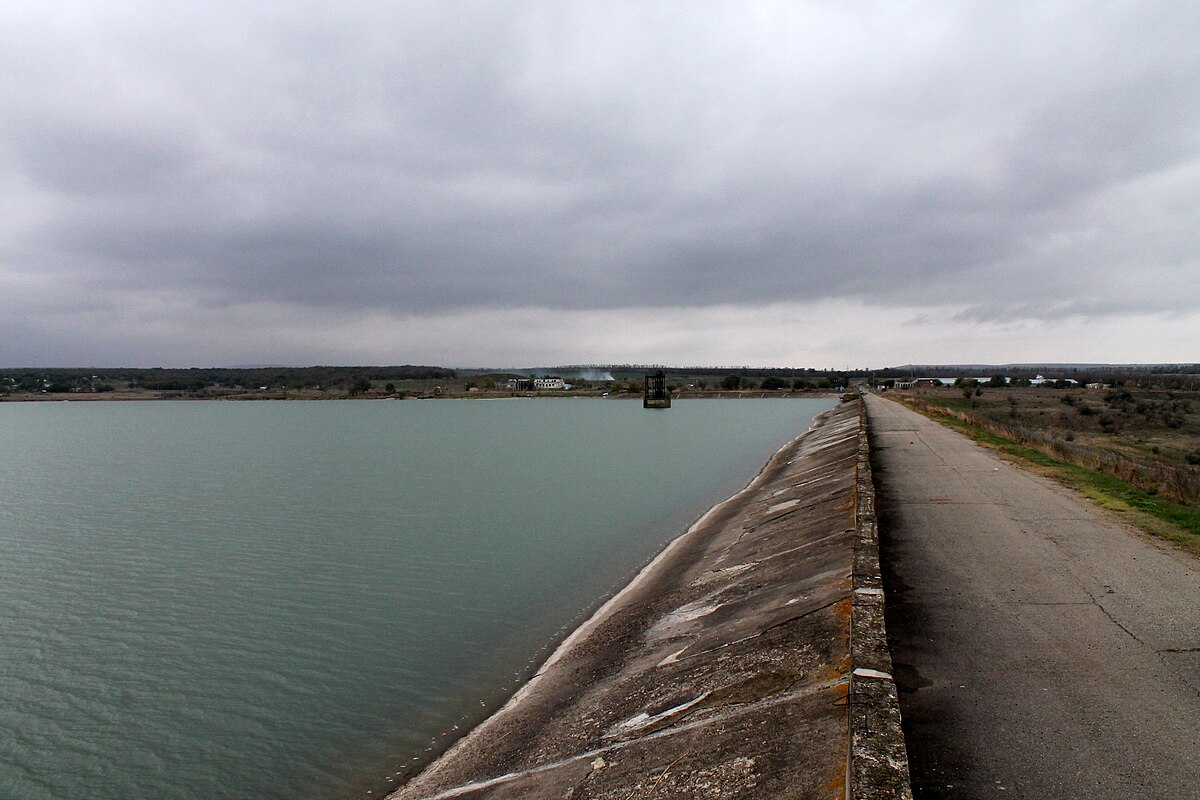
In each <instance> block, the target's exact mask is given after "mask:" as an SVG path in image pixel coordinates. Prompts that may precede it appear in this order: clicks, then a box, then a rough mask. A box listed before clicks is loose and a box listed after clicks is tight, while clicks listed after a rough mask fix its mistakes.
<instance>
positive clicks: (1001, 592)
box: [867, 396, 1200, 800]
mask: <svg viewBox="0 0 1200 800" xmlns="http://www.w3.org/2000/svg"><path fill="white" fill-rule="evenodd" d="M867 405H868V409H869V413H870V421H871V437H872V454H873V456H874V459H875V467H876V474H875V477H876V479H877V486H878V489H879V496H878V502H879V510H880V527H881V530H882V536H881V546H882V550H883V558H884V564H885V567H886V573H887V574H886V577H887V579H888V580H887V583H888V586H887V590H888V609H887V617H888V635H889V636H890V637H891V638H892V655H893V658H894V659H895V675H896V679H897V682H898V683H899V685H900V689H901V692H902V693H901V708H902V710H903V712H904V726H905V733H906V735H907V744H908V749H909V754H910V757H911V768H912V782H913V793H914V795H915V796H916V797H918V798H943V797H945V798H949V797H953V798H968V800H970V798H982V797H988V798H994V797H1000V796H1007V797H1039V798H1041V797H1053V798H1064V799H1065V800H1070V799H1071V798H1079V799H1080V800H1084V799H1085V798H1086V800H1105V798H1112V800H1128V799H1129V798H1151V797H1153V798H1197V797H1200V756H1198V755H1197V753H1198V752H1200V564H1198V563H1197V560H1196V559H1195V558H1192V557H1191V556H1189V555H1186V554H1184V553H1182V552H1180V551H1177V550H1173V549H1171V548H1169V547H1167V546H1165V545H1162V544H1160V543H1157V542H1155V541H1152V540H1150V539H1149V538H1148V537H1146V536H1143V535H1141V534H1139V533H1137V532H1136V531H1133V530H1132V529H1130V528H1129V527H1128V526H1126V525H1123V524H1121V523H1120V522H1119V521H1116V520H1115V519H1114V518H1113V515H1110V514H1107V513H1105V512H1102V511H1100V510H1098V509H1097V508H1096V506H1094V505H1093V504H1091V503H1090V502H1088V501H1086V500H1084V499H1082V498H1080V497H1079V496H1078V495H1076V494H1074V493H1073V492H1071V491H1070V490H1068V489H1066V488H1064V487H1062V486H1059V485H1058V484H1056V483H1054V482H1052V481H1049V480H1046V479H1044V478H1040V477H1038V476H1036V475H1032V474H1030V473H1027V472H1024V471H1022V470H1018V469H1015V468H1014V467H1012V466H1011V465H1009V464H1007V463H1005V462H1003V461H1001V460H1000V459H999V458H997V457H996V456H995V455H993V454H992V453H990V452H988V451H986V450H983V449H982V448H979V447H977V446H976V445H975V444H974V443H973V442H971V441H970V440H969V439H967V438H966V437H965V436H962V435H961V434H959V433H956V432H954V431H952V430H950V429H948V428H945V427H942V426H941V425H938V424H937V423H935V422H932V421H930V420H928V419H926V418H925V417H922V416H920V415H918V414H916V413H913V412H912V411H910V410H908V409H906V408H904V407H902V406H900V405H899V404H897V403H893V402H890V401H888V400H884V399H882V398H879V397H874V396H872V397H868V398H867Z"/></svg>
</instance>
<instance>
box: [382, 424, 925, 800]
mask: <svg viewBox="0 0 1200 800" xmlns="http://www.w3.org/2000/svg"><path fill="white" fill-rule="evenodd" d="M876 545H877V539H876V527H875V519H874V492H873V488H872V484H871V476H870V467H869V459H868V453H867V443H866V432H865V427H864V415H863V410H862V404H861V401H858V400H850V401H849V402H843V403H842V404H840V405H839V406H837V407H835V408H834V409H832V410H830V411H829V412H826V413H825V414H823V415H822V416H821V417H819V418H818V420H817V421H816V422H815V423H814V426H813V428H812V430H810V431H809V432H808V433H807V434H805V435H804V436H802V437H800V438H799V439H797V440H796V441H795V442H793V443H791V444H790V445H788V446H787V447H785V448H783V449H782V450H780V451H779V452H778V453H776V454H775V456H774V457H773V458H772V459H771V461H770V462H768V464H767V466H766V467H764V469H763V471H762V472H761V473H760V474H759V476H758V477H757V478H756V479H755V480H754V482H752V483H751V484H750V485H749V486H748V487H747V488H746V489H744V490H743V491H742V492H740V493H739V494H737V495H735V496H734V497H732V498H730V499H729V500H727V501H726V502H725V503H723V504H721V505H719V506H716V507H714V508H713V509H712V510H711V511H710V512H709V513H708V514H706V515H705V516H704V517H703V518H701V519H700V520H699V521H698V522H697V523H696V524H695V525H693V526H692V528H691V529H690V530H689V531H688V532H687V533H686V534H684V535H683V536H681V537H680V538H678V539H676V540H675V541H674V542H673V543H672V544H671V545H670V546H669V547H668V548H667V549H666V550H665V551H664V552H663V553H662V554H661V555H660V556H659V557H658V558H657V559H656V560H655V561H654V562H653V563H651V565H650V566H648V567H647V568H646V569H645V570H643V571H642V573H641V574H639V575H638V577H637V578H636V579H635V580H634V581H633V583H631V584H630V585H629V586H628V587H627V588H626V589H625V590H624V591H622V592H621V593H620V594H618V595H617V596H616V597H614V598H613V599H612V600H611V601H609V603H608V604H606V605H605V606H604V607H603V608H601V609H600V610H599V611H598V612H597V613H596V615H595V616H593V618H592V619H591V620H590V621H589V622H588V623H587V624H585V625H584V626H583V627H582V628H580V629H579V630H578V631H576V632H575V633H574V634H573V635H572V636H571V637H570V638H569V639H568V640H567V641H566V642H564V643H563V645H562V646H561V647H560V648H559V649H558V651H556V653H555V654H554V655H553V656H552V657H551V658H550V659H549V660H548V661H547V662H546V664H545V665H543V667H542V668H541V670H540V671H539V672H538V674H537V675H536V676H535V677H534V678H533V679H532V680H531V681H530V682H529V683H528V684H527V685H526V686H525V687H523V688H522V689H521V690H520V691H519V692H518V693H517V694H516V695H515V696H514V697H513V698H512V699H511V700H510V701H509V703H508V704H507V705H506V706H505V707H504V708H502V709H501V710H500V711H498V712H497V713H496V714H494V715H493V716H492V717H490V718H489V719H488V720H486V721H485V722H483V723H482V724H481V725H479V726H478V727H477V728H475V729H474V730H473V731H471V732H470V733H469V734H468V735H467V736H466V737H464V738H463V739H461V740H460V741H459V742H458V743H457V744H456V745H455V746H454V747H452V748H451V749H450V750H449V751H448V752H447V753H446V754H445V755H443V756H442V757H441V758H440V759H438V760H436V761H435V762H433V763H432V764H431V765H430V766H429V767H428V768H427V769H425V771H424V772H422V773H421V774H419V775H417V776H416V777H415V778H414V779H413V780H411V781H410V782H409V783H408V784H406V785H405V786H403V787H401V788H400V789H399V790H397V791H396V792H395V793H393V794H392V795H391V797H392V798H393V800H413V799H414V798H451V797H454V798H547V799H548V798H555V800H562V798H572V800H582V799H583V798H611V799H612V800H616V799H617V798H639V799H640V798H667V797H674V798H677V797H721V798H822V799H824V800H834V799H835V798H836V799H837V800H842V799H843V798H846V797H847V796H853V797H861V798H905V797H910V796H911V795H910V793H909V789H908V773H907V759H906V756H905V750H904V741H903V738H902V737H901V734H900V729H899V712H898V705H897V695H896V690H895V685H894V683H893V682H892V680H891V676H890V672H891V662H890V659H889V657H888V653H887V646H886V638H885V636H884V631H883V592H882V588H881V581H880V576H879V565H878V553H877V548H876Z"/></svg>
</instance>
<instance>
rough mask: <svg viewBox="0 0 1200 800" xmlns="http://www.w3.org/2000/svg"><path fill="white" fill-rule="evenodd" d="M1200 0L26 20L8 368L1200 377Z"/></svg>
mask: <svg viewBox="0 0 1200 800" xmlns="http://www.w3.org/2000/svg"><path fill="white" fill-rule="evenodd" d="M1197 42H1200V4H1197V3H1196V2H1194V0H1180V1H1179V2H1169V1H1168V0H1157V1H1155V2H1134V1H1133V0H1129V1H1128V2H1104V1H1103V0H1080V1H1079V2H1055V1H1054V0H1032V1H1030V2H1025V1H1024V0H1004V1H1003V2H958V3H955V2H843V1H842V0H830V2H809V1H808V0H792V1H791V2H740V1H739V2H734V1H733V0H730V2H698V1H697V0H685V1H683V2H656V1H655V0H640V1H639V2H619V1H618V0H610V1H609V2H566V1H564V0H548V2H518V1H516V0H514V1H513V2H447V0H431V2H417V1H415V0H409V1H406V2H386V3H384V2H380V3H375V2H369V1H368V0H358V1H357V2H354V3H332V2H329V3H323V2H286V3H285V2H237V3H232V2H230V3H218V2H178V3H174V2H171V3H164V2H161V0H152V1H150V2H125V1H124V0H102V1H101V2H90V1H88V0H76V1H75V2H69V3H45V2H41V1H40V0H38V1H37V2H24V1H23V0H5V2H4V3H2V4H0V98H2V99H3V102H2V103H0V366H25V365H45V366H82V365H104V366H154V365H163V366H210V365H231V364H289V365H306V364H327V363H343V364H345V363H353V364H363V363H389V364H390V363H431V364H444V365H451V366H489V365H490V366H501V365H511V366H517V365H539V364H547V365H548V364H559V363H606V362H642V363H665V364H719V365H731V364H746V365H781V366H814V367H832V366H836V367H845V366H855V367H857V366H873V367H877V366H885V365H888V364H900V363H907V362H920V363H936V362H963V361H970V362H1006V361H1110V362H1123V361H1198V360H1200V46H1197Z"/></svg>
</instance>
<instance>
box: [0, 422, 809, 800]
mask: <svg viewBox="0 0 1200 800" xmlns="http://www.w3.org/2000/svg"><path fill="white" fill-rule="evenodd" d="M831 402H832V401H828V400H817V399H806V400H762V401H752V400H740V401H737V402H728V401H726V402H720V401H701V400H693V401H684V402H680V403H678V404H677V405H676V407H675V408H673V409H671V410H669V411H643V410H642V409H641V408H640V404H638V403H636V402H621V401H614V400H503V401H499V400H497V401H429V402H417V401H403V402H395V401H392V402H388V401H380V402H368V401H353V402H351V401H330V402H310V403H301V402H293V403H267V402H260V403H232V402H180V403H169V402H132V403H30V404H12V403H10V404H0V447H2V448H3V450H2V453H3V454H2V455H0V691H2V696H0V797H20V798H28V799H29V800H37V799H38V798H65V797H88V798H101V799H107V798H112V800H118V799H122V800H123V799H124V798H133V797H155V798H243V797H257V798H285V797H286V798H290V799H291V800H295V799H296V798H300V799H304V798H326V797H335V798H350V797H363V796H365V793H366V791H368V790H371V791H373V792H374V796H379V794H380V792H381V791H382V790H383V789H384V788H386V786H387V778H388V777H389V776H393V775H395V774H396V773H397V772H398V771H399V770H400V769H402V768H403V767H404V765H406V764H409V763H411V759H412V758H413V757H414V756H418V755H419V754H421V753H422V752H423V751H424V750H425V749H426V748H428V747H431V746H433V744H434V742H435V740H439V737H444V736H446V735H453V734H454V725H456V724H457V725H459V726H460V728H465V727H466V726H468V725H469V724H470V723H471V722H472V721H474V720H476V719H477V718H478V717H479V715H480V714H482V713H484V712H485V711H486V710H487V709H490V708H492V707H494V706H495V705H496V704H497V703H499V702H500V701H502V699H503V698H504V697H505V696H506V695H507V694H508V693H509V692H511V691H512V689H513V688H514V685H515V683H516V682H517V681H518V680H519V679H520V678H521V676H522V675H523V674H524V670H526V669H527V668H528V667H529V666H530V665H531V664H535V663H537V662H538V661H540V659H541V658H544V657H545V655H546V654H547V653H546V648H547V647H548V646H549V645H550V644H551V643H552V641H553V640H554V639H555V638H556V637H557V636H559V635H561V633H562V632H563V631H565V630H568V629H569V628H571V627H573V626H574V625H575V624H577V623H578V622H579V621H581V618H582V615H583V614H584V613H585V612H586V611H588V610H589V609H591V608H592V607H594V606H595V605H596V603H597V601H599V600H600V599H601V598H602V597H603V596H604V595H606V594H609V593H611V592H612V591H614V590H615V589H617V588H619V586H620V585H622V584H623V583H624V582H626V581H627V580H628V579H629V577H630V576H631V575H632V574H633V573H634V572H635V571H636V569H637V568H638V567H639V566H640V565H642V564H644V563H645V562H646V561H647V560H649V559H650V558H651V557H652V556H653V555H654V554H655V553H656V552H657V551H658V550H660V549H661V548H662V546H663V544H664V543H665V542H666V541H668V540H669V539H671V538H673V537H674V536H675V535H677V534H678V533H679V532H680V531H681V530H682V529H683V528H685V527H686V525H687V524H688V522H690V521H691V520H692V519H694V518H695V517H696V516H698V515H699V514H700V513H702V512H703V511H704V510H705V509H706V508H707V507H708V506H709V505H711V504H712V503H713V502H716V501H717V500H719V499H721V498H722V497H724V496H727V495H729V494H731V493H732V492H734V491H736V490H737V489H738V488H740V487H741V486H742V485H744V484H745V483H746V481H747V480H748V479H749V478H750V477H752V476H753V474H754V473H755V472H756V471H757V470H758V468H759V467H760V466H761V464H762V463H763V461H765V459H766V458H767V456H768V455H769V454H770V453H771V452H773V451H774V450H775V449H777V448H778V447H779V446H781V445H782V444H784V443H785V442H786V441H788V440H789V439H791V438H793V437H794V436H796V435H798V434H799V433H801V432H803V431H804V430H805V429H807V427H808V425H809V422H810V419H811V417H812V416H813V415H814V414H816V413H819V412H820V411H821V410H823V409H825V408H827V407H829V405H831Z"/></svg>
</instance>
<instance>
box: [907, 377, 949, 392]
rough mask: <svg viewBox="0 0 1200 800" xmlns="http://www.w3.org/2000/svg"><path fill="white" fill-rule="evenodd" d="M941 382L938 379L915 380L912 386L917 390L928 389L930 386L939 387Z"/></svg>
mask: <svg viewBox="0 0 1200 800" xmlns="http://www.w3.org/2000/svg"><path fill="white" fill-rule="evenodd" d="M941 385H942V382H941V380H940V379H938V378H917V379H916V380H915V381H913V386H915V387H916V388H918V389H923V388H928V387H930V386H941Z"/></svg>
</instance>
